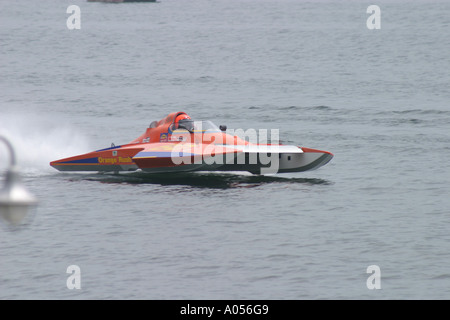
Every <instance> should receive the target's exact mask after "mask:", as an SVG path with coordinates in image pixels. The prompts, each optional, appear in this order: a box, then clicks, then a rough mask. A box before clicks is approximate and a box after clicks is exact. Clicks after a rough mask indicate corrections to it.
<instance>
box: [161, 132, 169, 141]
mask: <svg viewBox="0 0 450 320" xmlns="http://www.w3.org/2000/svg"><path fill="white" fill-rule="evenodd" d="M159 141H160V142H167V141H168V133H161V134H160V136H159Z"/></svg>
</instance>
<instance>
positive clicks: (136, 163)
mask: <svg viewBox="0 0 450 320" xmlns="http://www.w3.org/2000/svg"><path fill="white" fill-rule="evenodd" d="M270 133H271V136H270V138H271V139H270V142H271V143H267V141H268V131H267V130H261V129H260V130H258V131H257V130H254V129H248V130H246V131H243V130H229V129H227V128H226V126H220V127H218V126H216V125H215V124H214V123H212V122H211V121H194V120H193V119H191V118H190V117H189V116H188V115H187V114H186V113H185V112H174V113H171V114H169V115H168V116H167V117H165V118H164V119H162V120H160V121H153V122H152V123H151V124H150V126H149V127H148V128H147V129H146V131H145V132H144V133H143V134H142V135H141V136H139V137H138V138H137V139H135V140H133V141H131V142H130V143H128V144H124V145H120V146H115V145H112V146H111V147H109V148H105V149H101V150H97V151H93V152H89V153H86V154H82V155H77V156H73V157H69V158H65V159H60V160H56V161H52V162H50V165H51V166H52V167H54V168H55V169H57V170H60V171H99V172H121V171H136V170H142V171H144V172H153V173H163V172H164V173H165V172H184V171H248V172H251V173H253V174H276V173H285V172H301V171H307V170H314V169H317V168H319V167H321V166H323V165H325V164H327V163H328V162H329V161H330V160H331V159H332V158H333V154H332V153H331V152H328V151H322V150H316V149H311V148H306V147H298V146H293V145H283V144H280V143H274V140H275V142H278V130H271V132H270ZM242 135H244V137H240V136H242Z"/></svg>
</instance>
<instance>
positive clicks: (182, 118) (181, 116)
mask: <svg viewBox="0 0 450 320" xmlns="http://www.w3.org/2000/svg"><path fill="white" fill-rule="evenodd" d="M186 119H191V117H189V116H188V115H187V114H185V113H184V114H180V115H178V116H177V117H176V118H175V124H178V121H180V120H186Z"/></svg>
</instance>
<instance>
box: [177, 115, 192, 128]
mask: <svg viewBox="0 0 450 320" xmlns="http://www.w3.org/2000/svg"><path fill="white" fill-rule="evenodd" d="M192 122H193V121H192V119H191V117H189V116H188V115H187V114H185V113H184V114H180V115H178V116H177V117H176V118H175V125H174V128H175V129H180V128H184V129H187V130H189V131H191V130H193V128H192V127H193V125H192Z"/></svg>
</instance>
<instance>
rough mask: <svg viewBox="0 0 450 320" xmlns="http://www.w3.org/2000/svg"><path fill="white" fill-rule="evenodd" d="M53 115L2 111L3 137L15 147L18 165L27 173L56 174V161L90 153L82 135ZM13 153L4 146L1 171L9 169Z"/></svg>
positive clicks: (0, 115)
mask: <svg viewBox="0 0 450 320" xmlns="http://www.w3.org/2000/svg"><path fill="white" fill-rule="evenodd" d="M66 121H67V120H62V119H56V118H55V117H53V116H50V117H43V116H42V115H36V114H29V113H26V114H19V113H6V114H5V113H3V112H0V135H2V136H4V137H5V138H7V139H8V140H9V141H10V142H11V144H12V145H13V147H14V150H15V153H16V157H17V162H18V165H19V167H20V169H21V171H22V172H23V173H25V174H31V175H39V174H48V173H50V172H53V171H54V169H53V168H51V167H50V165H49V163H50V161H53V160H58V159H61V158H65V157H69V156H74V155H77V154H81V153H85V152H88V151H90V150H89V147H88V143H87V139H86V138H85V137H84V136H83V134H82V133H81V132H79V131H78V130H76V129H75V127H74V126H71V125H70V124H68V123H67V122H66ZM8 161H9V154H8V153H7V150H6V148H5V147H3V146H0V172H2V171H4V170H5V169H6V168H7V167H8Z"/></svg>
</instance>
